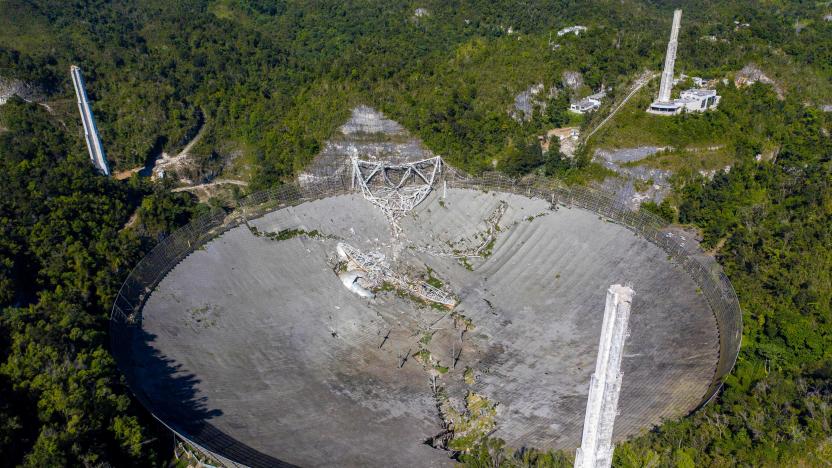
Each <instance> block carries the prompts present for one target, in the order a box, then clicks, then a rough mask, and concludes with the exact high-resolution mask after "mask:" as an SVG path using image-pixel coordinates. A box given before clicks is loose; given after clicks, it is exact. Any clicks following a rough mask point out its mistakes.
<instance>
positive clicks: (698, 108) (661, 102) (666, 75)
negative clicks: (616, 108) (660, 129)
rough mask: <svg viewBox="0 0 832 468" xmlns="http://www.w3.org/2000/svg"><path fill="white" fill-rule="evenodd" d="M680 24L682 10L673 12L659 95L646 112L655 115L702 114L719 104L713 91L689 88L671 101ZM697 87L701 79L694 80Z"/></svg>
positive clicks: (701, 81) (701, 82) (700, 83)
mask: <svg viewBox="0 0 832 468" xmlns="http://www.w3.org/2000/svg"><path fill="white" fill-rule="evenodd" d="M681 22H682V10H676V11H674V12H673V26H672V27H671V29H670V41H668V43H667V55H666V56H665V60H664V71H662V82H661V84H660V85H659V95H658V97H657V98H656V100H655V101H653V103H652V104H650V107H648V108H647V112H649V113H651V114H656V115H677V114H681V113H682V112H704V111H706V110H709V109H714V108H715V107H716V106H717V104H719V99H720V97H719V96H718V95H717V94H716V91H715V90H713V89H705V88H691V89H688V90H686V91H682V93H681V94H680V96H679V99H671V98H670V93H671V91H672V90H673V84H674V83H673V67H674V65H675V63H676V45H677V42H678V38H679V26H680V24H681ZM694 83H696V84H697V85H698V86H701V85H702V84H703V80H702V79H701V78H699V79H698V80H697V79H694Z"/></svg>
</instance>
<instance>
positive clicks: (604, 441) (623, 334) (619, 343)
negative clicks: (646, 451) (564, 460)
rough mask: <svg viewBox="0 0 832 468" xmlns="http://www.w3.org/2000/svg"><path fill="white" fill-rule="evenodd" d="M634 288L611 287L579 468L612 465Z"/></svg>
mask: <svg viewBox="0 0 832 468" xmlns="http://www.w3.org/2000/svg"><path fill="white" fill-rule="evenodd" d="M633 294H634V292H633V290H632V289H631V288H629V287H627V286H621V285H620V284H614V285H612V286H610V288H609V289H608V290H607V303H606V307H605V308H604V322H603V324H602V325H601V342H600V344H599V346H598V358H597V359H596V361H595V373H594V374H592V377H591V379H590V383H589V397H588V398H587V402H586V416H585V417H584V432H583V437H582V438H581V447H580V448H579V449H578V452H577V453H576V454H575V468H609V466H610V465H612V452H613V449H614V448H615V447H614V446H613V444H612V429H613V424H614V423H615V416H616V413H617V412H618V395H619V393H620V391H621V377H622V374H621V358H622V355H623V353H624V341H625V340H626V339H627V322H628V321H629V320H630V304H631V303H632V301H633Z"/></svg>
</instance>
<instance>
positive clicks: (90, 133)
mask: <svg viewBox="0 0 832 468" xmlns="http://www.w3.org/2000/svg"><path fill="white" fill-rule="evenodd" d="M69 71H70V74H71V75H72V86H73V87H75V96H76V97H77V98H78V111H79V112H80V113H81V123H83V124H84V138H85V139H86V140H87V150H88V151H89V152H90V159H91V160H92V163H93V165H94V166H95V168H96V169H98V172H100V173H102V174H104V175H106V176H108V175H110V167H109V165H107V156H106V155H105V154H104V146H102V145H101V138H99V136H98V127H96V126H95V119H94V118H93V116H92V109H90V102H89V100H88V99H87V91H86V90H85V89H84V78H83V77H82V76H81V69H80V68H78V67H76V66H75V65H73V66H72V67H70V69H69Z"/></svg>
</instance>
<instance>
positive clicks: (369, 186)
mask: <svg viewBox="0 0 832 468" xmlns="http://www.w3.org/2000/svg"><path fill="white" fill-rule="evenodd" d="M441 172H442V158H441V157H439V156H436V157H433V158H428V159H422V160H420V161H414V162H408V163H401V164H392V163H389V162H387V161H364V160H362V159H358V158H357V157H355V156H353V157H352V187H353V189H355V187H356V186H358V187H360V188H361V194H362V195H364V198H366V199H367V200H369V201H370V203H372V204H374V205H376V206H377V207H379V208H381V210H382V211H383V212H384V214H385V215H386V216H387V218H388V219H389V220H390V223H391V224H392V225H393V230H394V232H395V233H398V231H399V227H398V220H399V219H401V217H402V216H404V215H405V214H406V213H407V212H408V211H410V210H412V209H413V208H415V207H416V205H418V204H419V203H421V202H422V201H423V200H424V199H425V197H427V196H428V194H429V193H430V191H431V188H432V187H433V182H434V180H436V176H437V175H439V174H440V173H441Z"/></svg>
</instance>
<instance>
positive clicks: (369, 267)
mask: <svg viewBox="0 0 832 468" xmlns="http://www.w3.org/2000/svg"><path fill="white" fill-rule="evenodd" d="M336 251H337V253H338V258H339V259H341V260H342V261H347V262H350V263H351V264H352V266H354V267H355V268H357V269H359V270H361V271H364V272H366V273H367V278H368V279H369V280H371V281H374V282H376V283H379V284H380V283H382V282H388V283H391V284H392V285H393V286H395V287H397V288H399V289H402V290H405V291H407V292H409V293H411V294H413V295H414V296H416V297H419V298H420V299H424V300H426V301H430V302H436V303H437V304H442V305H444V306H446V307H448V308H453V307H454V306H455V305H456V300H455V299H454V298H453V296H451V295H450V294H448V293H447V292H445V291H443V290H441V289H439V288H435V287H433V286H431V285H429V284H427V283H425V282H424V281H411V280H409V279H407V278H405V277H404V276H402V275H399V274H397V273H396V272H394V271H393V270H391V269H390V267H388V266H387V265H385V263H384V256H382V255H380V254H373V253H370V254H365V253H364V252H362V251H360V250H358V249H356V248H355V247H353V246H351V245H349V244H346V243H343V242H339V243H338V245H337V246H336ZM357 279H358V278H354V279H353V282H354V281H355V280H357ZM342 281H344V280H343V279H342ZM344 285H345V286H347V287H348V288H350V289H351V290H353V292H355V293H356V294H359V295H362V296H364V294H361V293H360V292H359V291H356V290H355V287H353V286H348V285H347V283H346V281H344ZM359 288H360V287H359ZM360 289H362V290H363V288H360ZM365 297H369V296H365Z"/></svg>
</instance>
